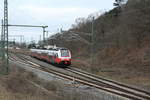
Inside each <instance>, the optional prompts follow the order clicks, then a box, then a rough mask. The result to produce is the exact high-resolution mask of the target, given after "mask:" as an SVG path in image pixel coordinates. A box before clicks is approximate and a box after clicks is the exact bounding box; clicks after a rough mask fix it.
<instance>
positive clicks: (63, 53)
mask: <svg viewBox="0 0 150 100" xmlns="http://www.w3.org/2000/svg"><path fill="white" fill-rule="evenodd" d="M61 57H69V51H68V50H65V49H64V50H61Z"/></svg>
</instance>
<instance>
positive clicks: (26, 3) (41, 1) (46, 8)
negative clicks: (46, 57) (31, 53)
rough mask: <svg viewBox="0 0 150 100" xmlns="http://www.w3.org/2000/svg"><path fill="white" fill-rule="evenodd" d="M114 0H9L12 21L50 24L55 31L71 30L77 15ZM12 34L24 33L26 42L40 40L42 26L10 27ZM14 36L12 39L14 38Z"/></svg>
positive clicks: (105, 7)
mask: <svg viewBox="0 0 150 100" xmlns="http://www.w3.org/2000/svg"><path fill="white" fill-rule="evenodd" d="M114 1H115V0H8V3H9V24H29V25H48V26H49V28H47V30H48V31H49V32H50V33H51V34H52V33H56V32H58V28H63V29H65V30H67V29H69V28H70V27H71V25H72V24H73V23H74V21H75V19H76V18H79V17H88V15H90V14H92V13H96V12H102V11H105V10H110V9H112V8H113V2H114ZM0 4H1V5H0V18H1V19H2V17H3V0H1V1H0ZM9 33H10V34H12V35H19V34H20V35H25V39H26V41H31V39H34V40H38V39H39V36H40V35H42V29H38V28H9ZM51 34H50V35H51ZM11 39H12V38H11Z"/></svg>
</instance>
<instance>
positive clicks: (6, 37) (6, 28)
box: [4, 0, 9, 73]
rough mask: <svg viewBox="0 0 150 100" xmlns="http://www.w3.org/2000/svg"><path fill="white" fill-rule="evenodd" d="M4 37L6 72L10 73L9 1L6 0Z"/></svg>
mask: <svg viewBox="0 0 150 100" xmlns="http://www.w3.org/2000/svg"><path fill="white" fill-rule="evenodd" d="M4 37H5V47H6V50H5V51H6V52H5V53H6V73H8V64H9V61H8V1H7V0H4Z"/></svg>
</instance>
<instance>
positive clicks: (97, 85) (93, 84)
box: [21, 57, 149, 100]
mask: <svg viewBox="0 0 150 100" xmlns="http://www.w3.org/2000/svg"><path fill="white" fill-rule="evenodd" d="M21 58H23V57H21ZM23 60H25V59H24V58H23ZM30 64H31V65H34V66H35V64H34V63H30ZM38 66H41V65H38ZM41 67H42V68H44V69H45V67H44V66H41ZM46 70H52V69H49V68H48V69H47V68H46ZM52 72H57V71H56V70H52ZM57 73H60V72H57ZM55 74H56V73H55ZM61 74H62V75H61V76H63V75H65V74H64V73H61ZM59 76H60V75H59ZM66 76H68V74H67V75H66ZM70 79H71V80H72V79H73V78H72V76H71V77H70ZM82 80H83V79H82ZM76 81H77V82H80V83H84V84H86V85H89V86H93V87H96V88H99V89H102V90H105V91H107V92H111V93H114V94H117V95H120V96H124V97H127V98H132V97H134V98H132V99H137V100H141V99H143V98H144V99H145V98H146V100H148V99H149V98H147V97H143V96H139V97H140V98H139V97H138V98H137V95H135V94H133V93H132V94H130V96H129V95H127V94H128V93H122V91H120V93H119V92H114V91H112V90H111V89H108V88H104V87H101V86H99V84H96V83H93V82H90V81H87V80H84V81H86V83H85V82H82V81H81V79H80V78H77V77H76ZM107 85H108V84H107ZM123 92H124V91H123Z"/></svg>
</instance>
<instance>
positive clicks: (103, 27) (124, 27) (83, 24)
mask: <svg viewBox="0 0 150 100" xmlns="http://www.w3.org/2000/svg"><path fill="white" fill-rule="evenodd" d="M149 12H150V1H149V0H129V1H128V2H127V4H126V5H123V6H122V7H121V9H119V8H114V9H112V10H110V11H109V12H105V13H104V14H103V15H101V16H99V17H97V18H96V19H95V20H94V42H93V44H94V62H93V65H92V66H91V65H90V56H91V34H90V33H91V27H92V20H91V19H92V18H91V17H89V18H87V19H82V18H80V19H78V20H77V22H76V23H75V24H74V25H73V27H72V28H71V29H70V30H68V31H63V32H62V33H58V34H56V35H53V36H52V37H51V38H50V39H49V40H48V42H49V44H56V45H57V46H62V47H67V48H69V49H70V50H71V51H72V55H73V61H72V62H73V64H74V65H76V66H78V65H80V68H82V69H85V70H88V71H91V72H93V73H96V74H99V75H101V76H105V77H109V78H112V79H116V80H120V81H123V82H126V83H130V84H133V85H135V84H136V85H137V86H141V87H142V88H143V87H144V88H147V87H148V88H149V90H150V85H149V83H150V79H149V77H150V34H149V33H150V13H149Z"/></svg>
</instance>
